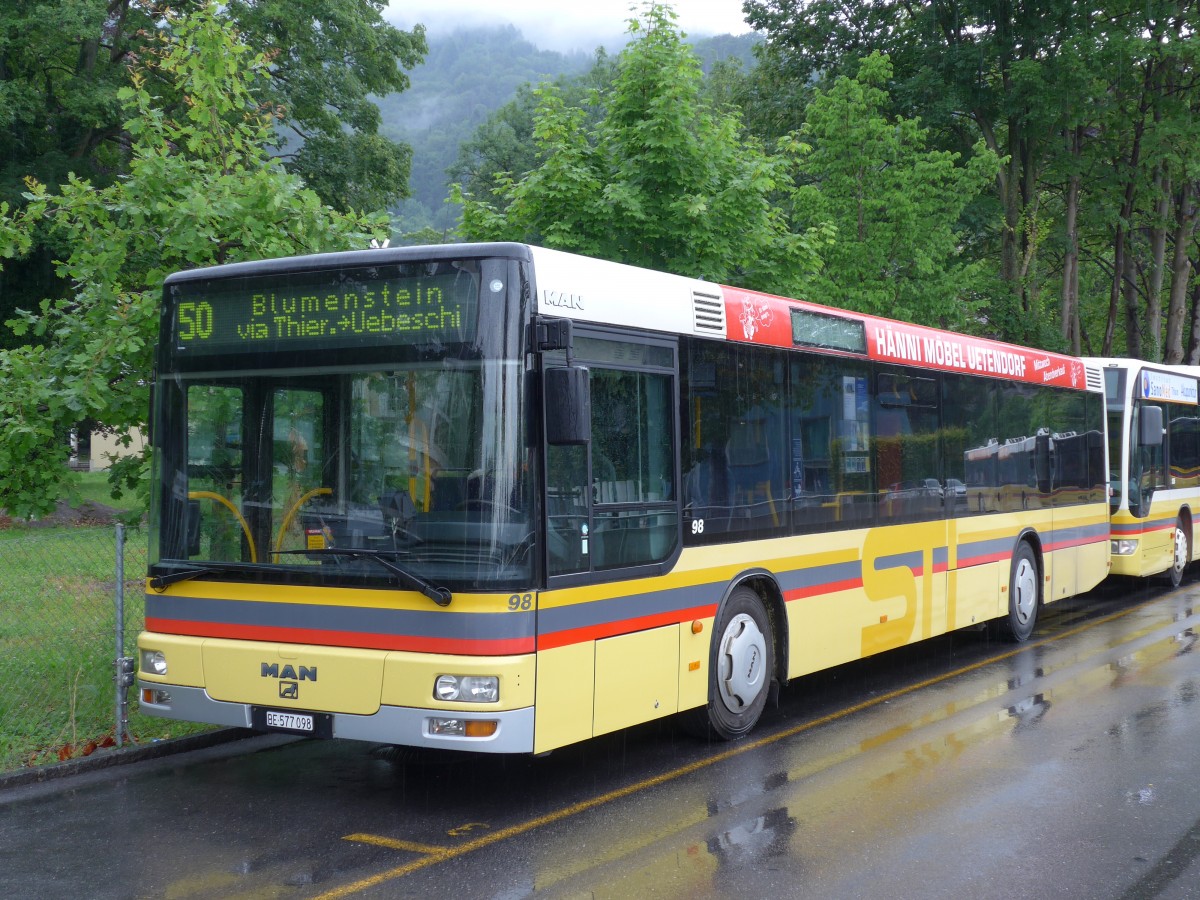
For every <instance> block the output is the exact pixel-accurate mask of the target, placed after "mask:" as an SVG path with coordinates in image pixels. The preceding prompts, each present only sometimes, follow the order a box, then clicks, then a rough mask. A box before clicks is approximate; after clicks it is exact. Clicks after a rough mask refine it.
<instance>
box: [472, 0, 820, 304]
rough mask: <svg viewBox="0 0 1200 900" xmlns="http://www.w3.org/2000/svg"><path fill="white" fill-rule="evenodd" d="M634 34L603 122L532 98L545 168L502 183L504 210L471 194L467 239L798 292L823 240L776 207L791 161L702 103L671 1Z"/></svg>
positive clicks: (554, 94)
mask: <svg viewBox="0 0 1200 900" xmlns="http://www.w3.org/2000/svg"><path fill="white" fill-rule="evenodd" d="M630 33H631V34H632V36H633V40H632V42H631V43H630V44H629V45H627V46H626V48H625V49H624V50H623V51H622V52H621V54H620V55H619V56H618V57H617V60H616V75H615V78H614V80H613V84H612V88H611V90H609V91H607V92H605V93H604V94H602V95H599V96H597V97H596V98H595V100H594V101H593V102H594V103H595V104H596V105H598V106H599V107H600V108H601V116H600V118H599V120H598V121H597V122H596V124H595V125H594V126H593V127H589V125H588V114H587V111H586V109H585V108H583V107H580V106H568V105H567V104H566V103H565V102H564V100H563V96H562V92H561V91H560V90H558V89H557V88H554V87H542V88H540V89H538V90H537V91H535V95H536V96H537V97H538V100H539V105H538V108H537V111H536V113H535V124H534V140H535V144H536V147H537V151H538V164H537V166H536V167H535V168H533V169H531V170H530V171H528V172H527V173H524V174H516V175H510V176H508V177H507V178H503V179H500V181H499V183H498V184H497V187H496V189H495V193H496V195H498V196H499V197H500V202H499V203H498V204H497V203H487V202H484V201H483V200H479V199H471V198H469V197H464V198H463V224H462V233H463V235H464V236H465V237H467V238H470V239H507V240H525V241H532V242H538V243H543V244H546V245H547V246H551V247H557V248H560V249H567V250H574V251H578V252H581V253H585V254H588V255H592V256H597V257H601V258H605V259H611V260H615V261H619V262H625V263H630V264H634V265H641V266H646V267H649V268H655V269H664V270H667V271H672V272H680V273H684V274H689V275H696V276H703V277H706V278H709V279H711V280H720V281H736V282H738V283H740V284H743V285H746V286H755V287H760V288H763V289H770V290H776V291H780V292H783V291H788V290H792V291H794V290H796V289H797V287H798V286H799V284H800V283H801V280H802V278H803V276H804V275H806V274H807V273H808V272H810V271H811V270H812V269H813V268H815V267H816V264H817V261H816V253H815V245H816V243H817V236H816V234H815V233H814V232H806V233H805V234H802V235H797V234H793V233H791V231H790V230H789V228H788V222H787V220H786V218H785V216H784V215H783V213H782V211H781V210H780V209H779V208H778V207H776V206H775V205H773V204H772V203H771V198H772V195H773V193H774V192H776V191H778V190H780V189H781V188H782V187H783V186H784V185H785V184H786V182H787V174H788V173H787V163H788V161H787V160H786V159H784V158H782V157H774V156H770V155H768V154H767V153H765V152H764V151H763V149H762V147H761V146H760V145H759V144H758V143H757V142H756V141H755V140H753V139H752V138H750V137H749V136H747V135H746V134H745V132H744V130H743V129H742V128H741V124H740V120H739V119H738V118H737V117H736V115H734V114H732V113H729V112H721V111H716V110H714V109H713V108H712V107H711V106H710V105H709V104H707V103H706V102H705V101H704V100H703V96H702V89H701V77H702V76H701V72H700V66H699V63H698V61H697V59H696V57H695V55H694V54H693V53H692V52H691V51H690V50H689V49H688V47H687V46H686V45H685V44H684V43H683V41H682V38H681V36H680V34H679V32H678V30H677V29H676V27H675V14H674V12H673V11H672V10H671V9H670V8H669V7H665V6H662V5H659V4H657V3H648V4H646V5H645V6H644V7H643V11H642V14H641V16H640V17H635V18H633V19H632V20H631V21H630ZM460 196H462V195H461V194H460Z"/></svg>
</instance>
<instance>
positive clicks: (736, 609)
mask: <svg viewBox="0 0 1200 900" xmlns="http://www.w3.org/2000/svg"><path fill="white" fill-rule="evenodd" d="M713 634H714V643H713V648H712V658H711V660H710V663H709V684H708V707H707V709H706V710H704V712H705V713H706V714H707V716H706V718H707V723H706V724H707V726H708V728H709V729H710V731H711V733H712V734H715V735H716V736H717V737H719V738H721V739H722V740H727V741H729V740H735V739H737V738H740V737H743V736H745V735H746V734H747V733H748V732H749V731H750V729H752V728H753V727H754V725H755V723H757V722H758V718H759V716H761V715H762V711H763V707H765V706H766V704H767V695H768V693H769V689H770V685H771V678H772V674H773V673H774V671H775V643H774V639H773V637H772V634H771V621H770V619H769V618H768V617H767V611H766V609H764V608H763V603H762V600H761V599H760V598H759V596H758V594H756V593H755V592H754V591H752V590H751V589H750V588H748V587H744V586H743V587H739V588H737V589H735V590H734V592H733V593H732V594H731V595H730V596H729V599H728V601H727V602H726V603H725V605H724V606H723V607H722V608H721V612H720V613H719V614H718V616H717V620H716V622H715V623H714V628H713Z"/></svg>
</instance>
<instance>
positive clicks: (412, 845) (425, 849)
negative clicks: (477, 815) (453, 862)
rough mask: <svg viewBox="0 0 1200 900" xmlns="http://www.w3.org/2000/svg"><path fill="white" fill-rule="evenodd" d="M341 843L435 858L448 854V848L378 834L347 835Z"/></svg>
mask: <svg viewBox="0 0 1200 900" xmlns="http://www.w3.org/2000/svg"><path fill="white" fill-rule="evenodd" d="M342 840H343V841H355V842H356V843H359V844H374V845H375V846H377V847H387V848H388V849H390V850H404V851H406V852H408V853H421V854H425V855H428V856H437V855H438V854H440V853H448V852H449V851H450V848H449V847H435V846H433V845H431V844H418V843H416V842H415V841H401V840H397V839H396V838H389V837H381V836H380V835H378V834H348V835H346V836H345V837H344V838H342Z"/></svg>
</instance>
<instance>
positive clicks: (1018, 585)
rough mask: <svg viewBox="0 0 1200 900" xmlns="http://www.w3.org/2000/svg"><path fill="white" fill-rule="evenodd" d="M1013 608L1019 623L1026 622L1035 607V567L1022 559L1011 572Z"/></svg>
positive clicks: (1031, 615) (1036, 584)
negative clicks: (1013, 571)
mask: <svg viewBox="0 0 1200 900" xmlns="http://www.w3.org/2000/svg"><path fill="white" fill-rule="evenodd" d="M1012 589H1013V609H1014V610H1015V611H1016V614H1017V619H1019V620H1020V622H1021V624H1022V625H1023V624H1025V623H1026V622H1028V621H1029V620H1030V619H1031V618H1032V617H1033V614H1034V610H1035V609H1036V608H1037V595H1038V594H1037V589H1038V582H1037V567H1036V566H1035V565H1034V564H1033V563H1032V562H1030V561H1029V560H1028V559H1022V560H1021V561H1020V563H1019V564H1018V566H1017V570H1016V572H1015V573H1014V574H1013V587H1012Z"/></svg>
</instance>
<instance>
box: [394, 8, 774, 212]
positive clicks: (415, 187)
mask: <svg viewBox="0 0 1200 900" xmlns="http://www.w3.org/2000/svg"><path fill="white" fill-rule="evenodd" d="M758 40H759V39H758V38H757V37H755V36H754V35H742V36H738V37H734V36H731V35H720V36H718V37H713V38H704V39H701V40H697V41H695V42H694V44H693V45H694V47H695V49H696V53H697V55H698V56H699V57H700V60H701V63H702V64H703V66H704V68H705V70H706V71H707V70H708V69H709V68H711V66H712V65H713V64H714V63H716V62H717V61H719V60H723V59H729V58H737V59H740V60H742V63H743V65H745V66H747V67H748V66H750V65H752V64H753V47H754V45H755V44H756V43H757V42H758ZM428 41H429V53H428V54H427V56H426V58H425V62H424V63H423V64H422V65H420V66H419V67H417V68H416V69H414V70H413V72H412V73H411V79H412V86H411V87H410V88H409V89H408V90H407V91H404V92H403V93H400V94H389V95H388V96H386V97H382V98H376V102H377V103H378V104H379V108H380V112H381V113H382V116H383V122H382V125H381V126H380V131H381V132H382V133H383V134H385V135H386V136H387V137H389V138H392V139H393V140H399V141H404V142H406V143H408V144H410V145H411V146H412V148H413V162H412V176H411V178H410V180H409V186H410V188H411V190H412V198H411V199H410V200H407V201H405V202H404V203H403V204H401V205H400V208H399V209H398V210H395V212H397V213H398V214H399V216H400V218H401V220H402V221H401V229H402V230H404V231H415V230H417V229H419V228H421V227H424V226H431V227H433V228H435V229H437V230H439V231H442V230H445V229H448V228H451V227H453V226H454V224H455V221H456V218H457V211H456V210H454V209H451V208H449V207H447V206H446V204H445V199H446V197H447V195H448V187H447V184H446V169H447V168H448V167H449V166H450V165H452V164H453V163H454V161H455V159H456V158H457V156H458V148H459V145H460V144H461V143H462V142H463V141H466V140H468V139H469V138H470V137H471V136H472V135H473V134H474V132H475V129H476V128H478V127H479V126H480V125H481V124H483V122H485V121H486V120H487V118H488V116H490V115H491V114H492V113H493V112H494V111H496V110H497V109H499V108H500V107H501V106H503V105H504V104H505V103H507V102H508V101H509V100H511V99H512V98H513V96H514V94H515V93H516V91H517V88H519V87H520V86H521V85H523V84H537V83H539V82H543V81H553V80H555V79H556V78H559V77H568V78H570V77H574V76H578V75H582V74H584V73H585V72H587V71H588V69H589V68H591V66H592V64H593V62H594V61H595V57H594V56H593V55H590V54H586V53H573V54H563V53H558V52H556V51H553V50H540V49H538V48H537V47H535V46H534V45H533V44H532V43H530V42H529V41H527V40H526V39H525V38H524V37H523V36H522V34H521V32H520V31H518V30H517V29H516V28H515V27H513V26H511V25H508V26H499V27H490V28H471V29H460V30H458V31H455V32H453V33H440V34H431V35H429V36H428Z"/></svg>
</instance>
